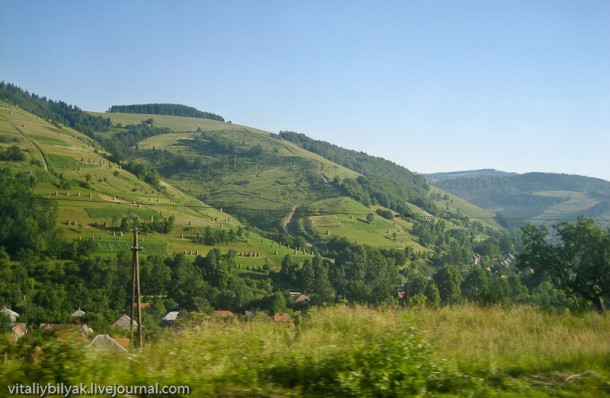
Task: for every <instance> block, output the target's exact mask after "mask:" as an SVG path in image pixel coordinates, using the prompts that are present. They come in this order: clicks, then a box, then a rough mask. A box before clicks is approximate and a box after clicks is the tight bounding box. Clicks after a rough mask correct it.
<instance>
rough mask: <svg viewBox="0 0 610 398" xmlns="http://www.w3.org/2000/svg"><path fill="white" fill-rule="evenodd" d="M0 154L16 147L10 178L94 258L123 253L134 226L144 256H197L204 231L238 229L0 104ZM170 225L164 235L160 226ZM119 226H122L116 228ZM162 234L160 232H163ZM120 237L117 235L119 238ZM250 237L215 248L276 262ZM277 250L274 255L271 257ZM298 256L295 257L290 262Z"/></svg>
mask: <svg viewBox="0 0 610 398" xmlns="http://www.w3.org/2000/svg"><path fill="white" fill-rule="evenodd" d="M0 133H1V134H0V138H1V140H0V151H5V150H6V149H8V148H10V147H11V146H16V147H18V148H19V149H20V152H21V153H22V154H23V155H24V160H23V161H19V162H15V161H2V160H0V167H6V166H8V167H10V171H11V172H13V173H15V172H16V173H20V172H21V173H27V174H28V175H29V176H30V177H31V178H32V179H34V180H35V181H36V186H35V190H34V192H35V193H36V194H39V195H41V196H42V197H43V198H46V199H47V200H50V201H56V202H57V203H58V204H59V206H58V213H57V219H58V225H59V226H60V228H61V229H62V230H63V233H64V235H65V236H66V237H68V238H72V239H82V240H92V242H93V243H94V248H95V250H96V251H97V252H100V253H116V252H118V251H121V250H128V249H129V248H130V247H131V245H132V243H131V240H130V236H121V235H123V234H124V233H126V232H125V231H123V229H124V228H121V226H122V225H123V224H125V223H128V224H129V223H131V224H129V225H132V224H133V222H134V221H133V220H134V219H135V220H139V221H138V222H139V229H140V231H141V238H142V239H143V240H144V247H145V249H146V250H145V252H144V254H145V255H148V254H159V255H163V256H165V255H167V254H171V253H186V254H188V255H191V254H192V255H193V256H195V255H196V254H199V255H205V254H206V253H207V252H208V251H209V250H210V249H211V248H212V247H215V246H218V245H216V244H205V242H201V241H200V242H199V243H196V240H197V234H198V233H199V235H200V237H201V238H202V239H203V236H204V233H205V229H206V228H207V227H209V228H210V229H211V230H212V232H214V233H219V234H220V233H221V232H220V231H226V232H227V233H228V232H229V231H234V232H235V233H237V231H238V230H239V229H243V230H244V231H246V229H245V228H244V226H243V225H242V224H241V223H240V222H239V221H237V220H236V219H234V218H233V217H231V215H230V214H228V213H227V212H226V211H220V210H217V209H215V208H213V207H212V206H210V205H208V204H206V203H204V202H201V201H200V200H198V199H196V198H194V197H192V196H190V195H188V194H185V193H183V192H182V191H180V190H178V189H176V188H175V187H174V186H172V185H170V184H168V183H167V182H165V181H160V185H159V188H156V187H153V186H151V185H150V184H148V183H146V182H145V181H142V180H141V179H139V178H138V177H137V176H136V175H134V174H132V173H131V172H129V171H128V170H126V169H125V168H124V167H122V166H121V165H119V164H116V163H114V162H112V161H109V160H108V159H109V158H110V155H109V154H108V153H106V152H105V151H104V150H102V149H101V147H100V145H99V143H97V142H95V141H94V140H92V139H91V138H89V137H87V136H85V135H82V134H80V133H78V132H77V131H75V130H73V129H71V128H68V127H64V126H62V125H59V126H58V127H56V126H54V125H53V124H51V123H49V122H47V121H45V120H43V119H41V118H40V117H38V116H35V115H32V114H31V113H29V112H26V111H24V110H22V109H20V108H17V107H15V106H13V105H10V104H8V103H6V102H0ZM170 218H171V219H172V228H171V230H170V231H169V232H166V231H163V226H162V225H161V224H162V223H163V222H166V223H167V222H168V221H169V220H170ZM122 223H123V224H122ZM165 229H166V230H167V229H168V228H167V227H165ZM122 231H123V233H122ZM262 242H263V239H262V237H260V236H259V235H258V234H256V233H254V232H247V231H246V232H244V233H243V235H242V236H240V237H236V238H233V239H232V240H230V241H227V240H226V239H225V241H224V243H221V244H220V246H219V247H220V248H221V250H222V251H223V252H226V251H228V250H231V249H232V250H235V251H236V252H237V253H238V254H240V253H241V254H243V256H241V258H238V259H237V262H238V263H242V264H243V265H244V266H245V265H251V266H257V267H259V266H262V265H263V264H265V262H266V261H268V262H270V263H271V264H279V262H280V261H281V258H283V256H284V255H286V254H292V255H294V252H293V251H292V250H290V249H288V248H287V247H281V248H279V249H278V248H277V247H276V248H271V246H270V243H267V244H262ZM276 252H277V254H275V253H276ZM299 256H301V257H305V256H303V255H302V254H300V255H299V254H298V253H297V258H298V257H299Z"/></svg>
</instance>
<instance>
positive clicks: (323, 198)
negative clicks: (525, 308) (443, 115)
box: [94, 113, 497, 247]
mask: <svg viewBox="0 0 610 398" xmlns="http://www.w3.org/2000/svg"><path fill="white" fill-rule="evenodd" d="M94 115H98V116H101V115H106V116H108V117H110V118H111V120H112V123H113V125H114V126H115V128H114V129H113V131H112V132H109V133H104V134H102V135H101V140H102V142H104V140H112V139H113V138H112V137H119V136H120V135H122V134H126V130H127V129H128V128H130V127H129V126H134V125H140V126H143V125H144V124H145V123H143V121H146V118H147V116H146V115H142V114H121V113H109V114H94ZM153 124H154V125H149V126H150V127H149V128H150V129H153V128H156V129H167V130H163V131H161V130H159V133H157V134H152V133H151V134H143V135H142V136H141V137H142V139H141V140H136V141H132V142H130V143H127V145H122V147H123V148H126V147H129V148H130V149H131V150H130V151H129V154H128V155H126V158H129V159H131V160H132V161H136V162H140V163H142V164H145V165H146V167H147V168H150V169H154V170H156V171H158V173H159V175H160V176H161V178H162V179H164V180H166V181H168V182H170V183H171V184H172V185H173V186H175V187H177V188H179V189H181V190H182V191H184V192H186V193H188V194H190V195H193V196H195V197H197V198H199V199H200V200H202V201H204V202H206V203H209V204H211V205H212V206H214V207H216V208H222V209H224V210H225V211H228V212H230V213H231V214H234V215H235V216H237V217H238V218H239V219H241V220H243V221H246V222H247V223H249V224H252V225H254V226H256V227H258V228H260V229H262V230H264V231H268V232H270V233H271V234H272V236H278V237H280V236H282V235H283V236H286V233H290V234H291V235H292V236H293V237H295V236H299V235H304V236H306V237H308V240H309V241H310V242H314V243H315V242H323V241H324V238H325V236H327V235H326V232H327V231H326V230H322V229H315V228H307V226H309V225H310V224H311V217H315V216H316V215H322V216H328V215H332V214H335V213H342V212H343V210H342V206H339V205H338V203H345V202H344V200H345V199H348V198H349V199H350V200H351V201H353V202H354V209H356V208H357V210H353V213H354V214H352V216H359V218H360V219H363V218H364V216H365V215H366V214H367V213H374V212H375V209H376V208H377V207H379V206H381V207H385V208H390V209H393V210H395V211H396V212H398V213H397V215H400V214H423V215H427V216H430V215H434V216H437V217H439V218H447V219H449V218H451V217H453V218H456V217H458V216H459V217H476V218H479V219H481V220H482V222H483V223H485V224H488V225H490V226H494V227H497V224H495V222H494V221H493V220H492V216H491V214H489V213H487V212H485V211H484V210H482V209H478V208H476V207H475V206H472V205H470V204H466V203H465V202H463V201H458V200H457V198H455V197H449V195H447V194H446V193H444V192H440V191H437V190H431V189H430V187H429V185H428V184H427V183H426V182H425V181H424V180H423V178H422V177H420V176H416V175H414V174H413V173H411V172H409V171H408V170H406V169H404V168H403V167H400V166H397V165H395V164H394V163H392V162H389V161H386V160H384V159H380V158H374V157H371V156H368V155H366V154H363V153H356V152H354V151H349V150H345V149H342V148H339V147H335V146H331V147H329V148H325V149H327V150H318V151H317V152H319V153H314V152H311V151H309V150H308V149H307V148H304V146H305V145H302V142H301V144H299V143H295V142H293V141H294V140H291V139H286V137H287V135H286V133H282V134H280V135H276V134H273V133H269V132H266V131H262V130H258V129H254V128H251V127H247V126H241V125H235V124H230V123H222V122H218V121H212V120H203V119H197V118H189V117H177V116H155V117H154V120H153ZM131 128H132V129H133V127H131ZM298 136H299V137H300V139H301V141H303V140H304V139H306V137H305V136H303V135H298ZM122 142H123V141H122ZM125 142H126V141H125ZM129 144H131V145H129ZM324 144H325V145H330V144H326V143H324ZM317 147H321V144H318V146H317ZM333 150H334V152H333ZM333 159H335V160H341V159H342V161H343V163H344V164H345V165H342V164H337V163H335V162H334V161H333ZM349 159H352V161H350V160H349ZM354 164H359V165H360V166H359V167H356V168H357V169H358V170H360V171H363V172H366V171H367V170H368V171H369V172H367V173H366V174H362V173H360V172H359V171H358V170H353V169H350V168H349V167H347V166H352V167H353V165H354ZM341 198H342V199H341ZM333 199H341V200H339V201H337V200H333ZM320 204H324V206H320ZM311 209H316V210H315V211H317V213H315V214H314V213H312V210H311ZM367 209H368V210H367ZM356 218H358V217H356ZM382 224H383V225H382ZM382 224H380V225H379V226H378V228H376V229H374V231H372V230H371V226H370V225H368V226H366V228H364V229H368V230H370V231H369V233H373V234H375V235H376V236H375V237H374V238H373V237H372V236H368V237H367V238H365V236H364V235H362V228H357V227H365V226H364V225H354V226H353V227H354V228H343V229H337V230H334V232H336V233H337V234H338V235H340V236H345V237H347V238H348V239H350V240H351V241H358V242H360V243H367V244H372V245H375V246H382V247H405V246H409V245H415V246H417V244H415V242H416V241H417V238H416V237H414V236H412V234H411V233H410V230H409V229H407V231H405V230H404V228H403V229H402V230H401V231H399V230H398V229H399V228H396V231H394V232H396V233H397V235H399V236H397V237H396V239H394V236H393V232H390V230H391V229H393V228H390V226H391V227H394V225H393V224H390V225H385V224H384V223H382ZM342 225H343V224H342ZM344 225H350V223H349V222H347V223H345V224H344ZM407 225H411V224H409V223H407ZM399 232H400V233H399ZM273 234H275V235H273ZM328 234H329V235H332V231H330V230H329V231H328ZM388 237H390V238H388Z"/></svg>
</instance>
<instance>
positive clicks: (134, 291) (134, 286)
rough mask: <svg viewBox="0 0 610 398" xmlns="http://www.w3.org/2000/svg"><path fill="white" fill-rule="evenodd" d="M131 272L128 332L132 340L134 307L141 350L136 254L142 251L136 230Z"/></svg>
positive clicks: (138, 272) (139, 300) (137, 262)
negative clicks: (136, 313) (136, 308)
mask: <svg viewBox="0 0 610 398" xmlns="http://www.w3.org/2000/svg"><path fill="white" fill-rule="evenodd" d="M131 250H133V272H132V282H131V323H130V325H129V332H130V334H131V337H132V338H133V318H134V316H135V314H134V311H135V308H134V306H135V305H137V307H138V347H139V348H142V300H141V295H140V258H139V257H138V252H139V251H140V250H142V248H141V247H138V229H137V228H135V229H134V230H133V247H132V248H131Z"/></svg>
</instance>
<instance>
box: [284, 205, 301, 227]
mask: <svg viewBox="0 0 610 398" xmlns="http://www.w3.org/2000/svg"><path fill="white" fill-rule="evenodd" d="M300 206H301V205H294V206H292V209H291V210H290V213H289V214H288V215H287V216H286V217H285V218H284V220H283V221H282V228H284V231H286V232H288V224H290V223H291V222H292V217H294V213H295V212H296V211H297V209H298V208H299V207H300Z"/></svg>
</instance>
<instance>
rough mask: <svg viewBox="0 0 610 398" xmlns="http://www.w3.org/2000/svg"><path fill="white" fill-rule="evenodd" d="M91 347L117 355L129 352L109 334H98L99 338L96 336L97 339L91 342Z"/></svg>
mask: <svg viewBox="0 0 610 398" xmlns="http://www.w3.org/2000/svg"><path fill="white" fill-rule="evenodd" d="M89 346H90V347H91V346H93V347H98V348H101V349H104V350H107V351H110V352H116V353H124V352H127V350H126V349H125V347H123V346H122V345H120V344H119V343H118V342H117V341H116V340H115V339H113V338H112V337H110V336H109V335H107V334H98V335H97V336H95V338H94V339H93V340H91V343H89Z"/></svg>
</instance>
